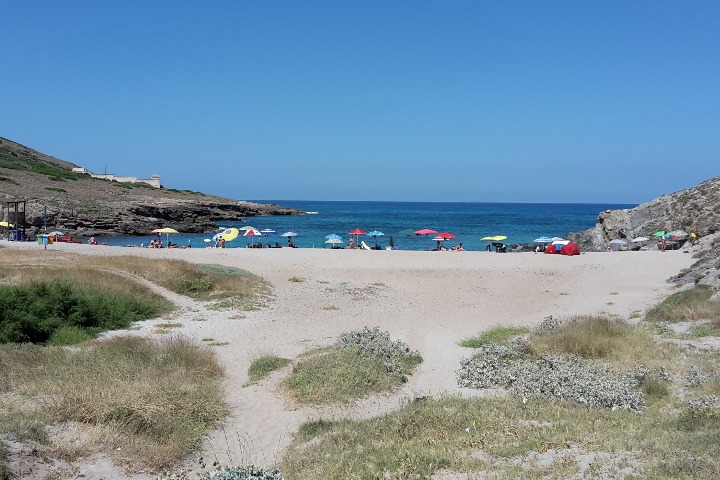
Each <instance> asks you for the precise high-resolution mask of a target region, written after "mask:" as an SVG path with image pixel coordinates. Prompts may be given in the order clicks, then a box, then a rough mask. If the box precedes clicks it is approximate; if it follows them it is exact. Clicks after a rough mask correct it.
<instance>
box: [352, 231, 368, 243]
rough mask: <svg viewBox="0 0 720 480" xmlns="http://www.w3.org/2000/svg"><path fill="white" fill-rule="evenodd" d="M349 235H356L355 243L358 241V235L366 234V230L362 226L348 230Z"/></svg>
mask: <svg viewBox="0 0 720 480" xmlns="http://www.w3.org/2000/svg"><path fill="white" fill-rule="evenodd" d="M348 234H349V235H355V243H357V241H358V235H365V230H363V229H361V228H356V229H354V230H350V231H349V232H348Z"/></svg>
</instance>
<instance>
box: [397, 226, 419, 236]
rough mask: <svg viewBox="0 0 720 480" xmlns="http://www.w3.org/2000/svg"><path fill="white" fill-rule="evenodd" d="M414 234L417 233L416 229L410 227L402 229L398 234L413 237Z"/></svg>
mask: <svg viewBox="0 0 720 480" xmlns="http://www.w3.org/2000/svg"><path fill="white" fill-rule="evenodd" d="M414 234H415V231H414V230H412V229H410V228H406V229H405V230H400V231H399V232H398V235H405V236H406V237H408V238H412V236H413V235H414Z"/></svg>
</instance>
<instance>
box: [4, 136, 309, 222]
mask: <svg viewBox="0 0 720 480" xmlns="http://www.w3.org/2000/svg"><path fill="white" fill-rule="evenodd" d="M74 167H77V165H75V164H73V163H70V162H67V161H64V160H60V159H57V158H54V157H51V156H48V155H45V154H43V153H40V152H37V151H35V150H32V149H30V148H28V147H25V146H23V145H20V144H18V143H15V142H13V141H11V140H7V139H5V138H2V137H0V201H1V202H3V203H2V207H3V212H2V217H3V218H1V219H0V220H6V219H7V218H8V208H7V205H6V204H5V202H8V201H25V202H26V204H25V225H26V231H27V232H28V233H30V234H31V235H32V234H33V233H35V232H37V231H39V230H40V229H41V228H42V227H43V223H44V217H45V209H47V225H48V228H49V229H53V230H55V229H58V230H62V231H63V232H65V233H66V234H74V235H86V236H89V235H113V234H116V235H147V233H148V232H149V231H151V230H153V229H155V228H158V227H172V228H174V229H176V230H178V231H180V232H188V233H200V232H205V231H209V230H214V229H216V228H217V227H218V222H222V221H226V220H240V219H241V218H243V217H252V216H257V215H297V214H302V213H304V212H302V211H300V210H295V209H290V208H284V207H280V206H278V205H273V204H259V203H252V202H244V201H238V200H233V199H229V198H223V197H215V196H212V195H206V194H204V193H200V192H192V191H189V190H175V189H171V188H160V189H158V188H154V187H152V186H150V185H147V184H142V183H119V182H111V181H108V180H102V179H97V178H92V177H90V176H89V175H86V174H80V173H73V172H72V168H74Z"/></svg>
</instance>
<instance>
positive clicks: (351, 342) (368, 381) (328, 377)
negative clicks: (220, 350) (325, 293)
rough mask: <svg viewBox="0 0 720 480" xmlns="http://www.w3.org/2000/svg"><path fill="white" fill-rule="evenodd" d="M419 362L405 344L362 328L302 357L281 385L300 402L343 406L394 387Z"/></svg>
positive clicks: (375, 330)
mask: <svg viewBox="0 0 720 480" xmlns="http://www.w3.org/2000/svg"><path fill="white" fill-rule="evenodd" d="M420 362H422V357H420V355H419V354H418V353H417V352H413V351H411V350H410V348H409V347H408V346H407V345H406V344H404V343H402V342H399V341H392V340H391V339H390V336H389V335H388V334H387V333H386V332H380V331H379V330H378V329H377V328H375V329H369V328H367V327H366V328H365V329H363V330H360V331H355V332H350V333H347V334H345V335H343V336H342V337H341V338H340V340H339V341H338V342H337V344H335V345H333V346H331V347H327V348H323V349H318V350H314V351H311V352H309V353H307V354H305V355H303V356H302V358H301V359H300V360H299V361H298V363H297V364H296V365H295V366H294V368H293V371H292V374H291V375H290V376H289V377H287V378H286V379H285V382H284V384H285V386H286V387H287V388H288V389H289V391H290V392H291V394H292V396H293V398H295V400H297V401H298V402H300V403H311V404H324V403H345V402H349V401H352V400H355V399H358V398H361V397H364V396H366V395H369V394H371V393H377V392H383V391H389V390H392V389H394V388H396V387H397V386H399V385H401V384H403V383H404V382H406V381H407V375H409V374H410V373H411V372H412V370H413V369H414V368H415V367H416V366H417V365H418V364H419V363H420Z"/></svg>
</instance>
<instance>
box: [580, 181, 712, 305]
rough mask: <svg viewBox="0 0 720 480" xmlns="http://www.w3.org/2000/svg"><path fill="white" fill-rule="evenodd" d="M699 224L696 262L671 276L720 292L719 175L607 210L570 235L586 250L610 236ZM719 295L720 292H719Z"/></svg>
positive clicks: (599, 247)
mask: <svg viewBox="0 0 720 480" xmlns="http://www.w3.org/2000/svg"><path fill="white" fill-rule="evenodd" d="M693 226H697V228H698V231H699V234H700V245H699V247H698V248H696V249H694V250H693V251H691V250H690V249H688V248H684V249H683V250H684V251H687V252H688V253H692V254H693V255H695V257H696V258H697V262H695V263H694V264H693V266H692V267H691V268H690V269H689V270H688V271H684V272H682V273H681V274H680V275H677V276H676V277H673V278H672V279H671V280H672V281H675V282H680V283H686V282H692V283H703V284H707V285H710V286H712V287H713V288H714V289H715V291H716V292H720V177H715V178H711V179H710V180H707V181H705V182H703V183H701V184H699V185H697V186H695V187H692V188H688V189H687V190H681V191H678V192H675V193H671V194H669V195H663V196H662V197H659V198H656V199H655V200H652V201H650V202H647V203H643V204H641V205H638V206H637V207H635V208H631V209H624V210H607V211H605V212H602V213H600V215H599V216H598V223H597V224H596V225H595V226H594V227H593V228H590V229H588V230H585V231H582V232H576V233H570V234H568V235H567V237H568V238H569V239H570V240H572V241H574V242H575V243H577V245H578V246H579V247H580V249H581V250H583V251H604V250H605V249H607V246H608V243H609V242H610V240H613V239H616V238H623V239H628V240H630V239H632V238H635V237H638V236H649V235H651V234H652V233H653V232H657V231H659V230H665V231H672V230H677V229H685V230H688V231H689V230H690V229H691V228H692V227H693ZM716 295H717V293H716Z"/></svg>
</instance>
